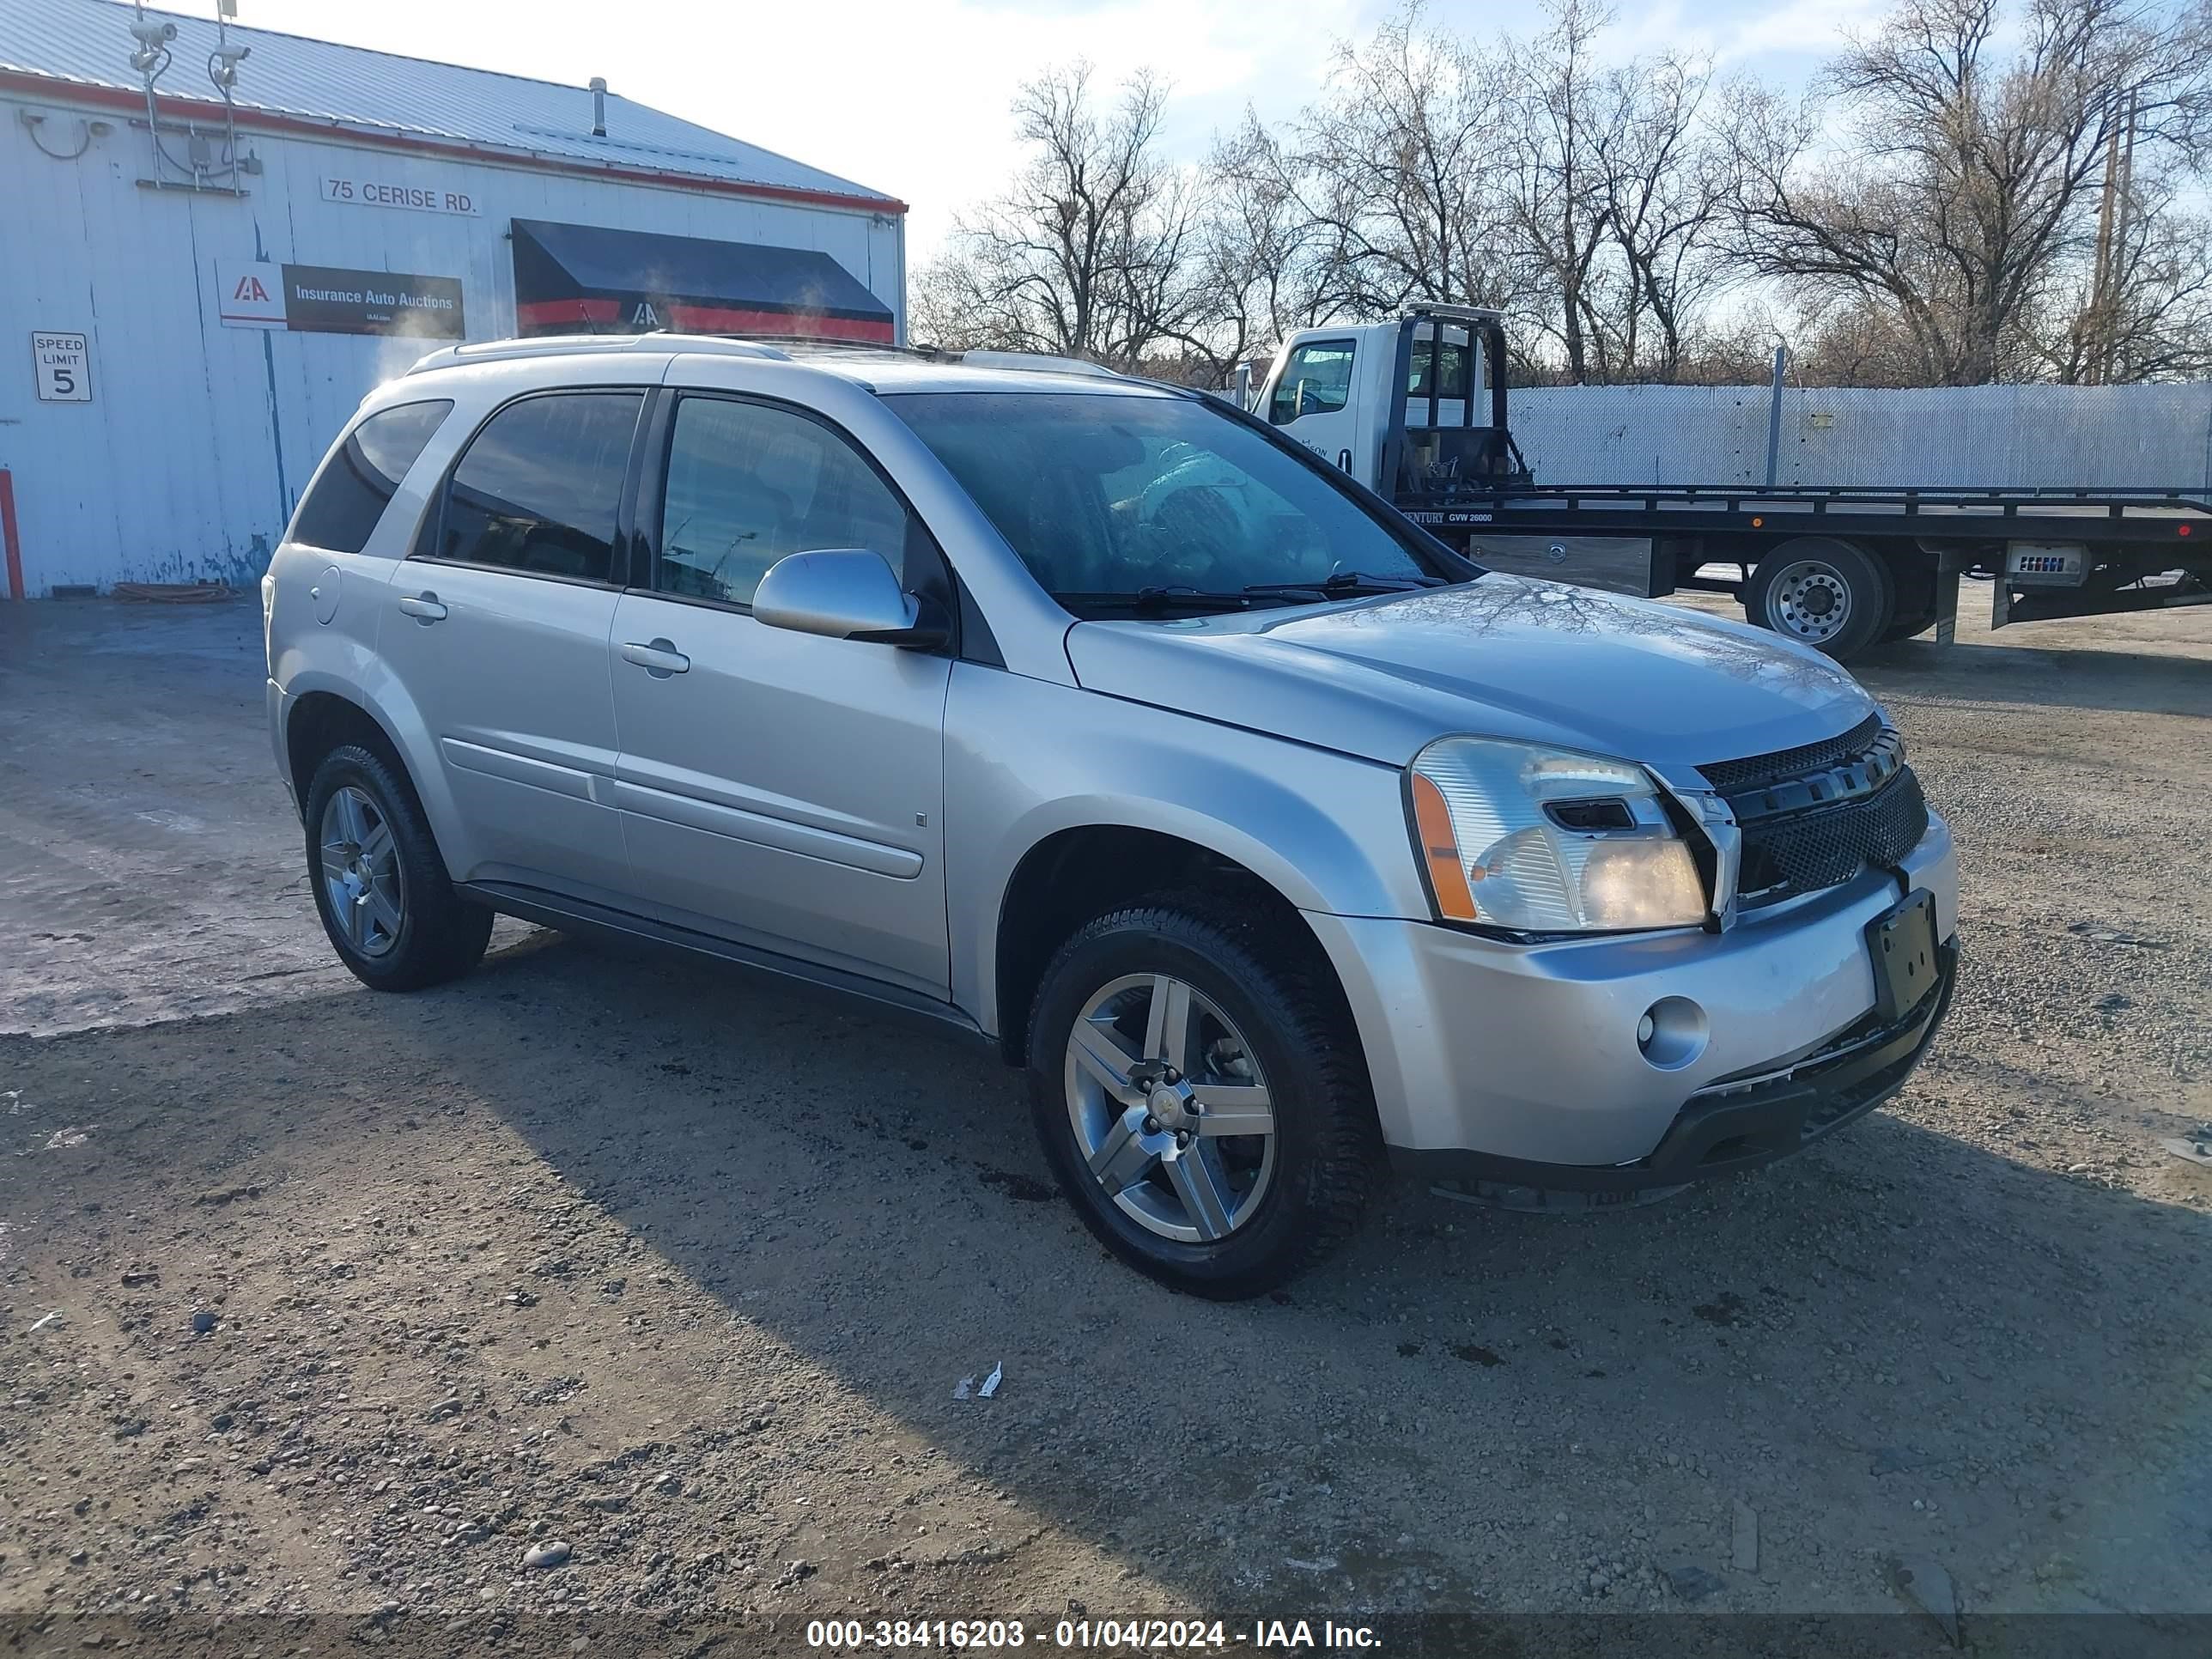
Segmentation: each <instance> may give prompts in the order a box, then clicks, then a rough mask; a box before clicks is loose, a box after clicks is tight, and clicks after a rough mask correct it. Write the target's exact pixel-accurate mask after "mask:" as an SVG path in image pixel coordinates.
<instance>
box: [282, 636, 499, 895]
mask: <svg viewBox="0 0 2212 1659" xmlns="http://www.w3.org/2000/svg"><path fill="white" fill-rule="evenodd" d="M387 689H388V690H390V691H391V692H392V693H393V694H395V695H394V697H393V698H392V699H389V700H388V699H387V698H386V697H381V696H376V695H374V693H372V692H370V691H369V690H365V689H364V688H363V687H362V686H359V685H356V684H353V683H351V682H350V681H349V680H344V679H340V678H335V677H332V676H329V675H326V674H322V673H313V674H310V673H301V674H296V675H295V676H294V677H293V678H292V680H291V683H290V684H289V686H287V687H286V690H285V698H284V716H283V746H284V765H285V769H286V771H287V774H288V775H289V778H290V780H291V782H292V786H293V788H292V794H293V799H294V801H295V804H296V805H298V807H299V809H300V811H301V815H302V817H304V816H305V814H306V812H307V790H308V787H309V786H310V785H311V784H312V783H313V781H314V772H315V766H316V764H317V763H318V762H319V761H320V760H321V758H322V757H324V756H325V755H327V754H328V753H330V751H331V750H332V749H334V748H336V747H337V746H338V745H339V744H344V743H358V744H361V745H362V747H363V748H365V749H367V750H369V751H370V752H372V753H373V754H375V755H377V756H378V757H380V758H381V759H382V760H383V761H384V762H385V763H386V764H387V765H388V766H390V767H391V768H392V770H393V772H394V773H396V774H397V775H398V778H399V780H400V781H401V782H402V783H404V785H405V786H406V787H407V788H408V789H410V791H412V792H413V793H414V796H415V804H416V805H417V806H419V807H420V808H422V816H423V817H424V818H425V820H427V821H428V823H429V826H430V834H431V836H432V838H433V839H434V840H435V842H437V844H438V847H439V849H440V852H441V855H442V856H444V857H445V859H446V860H447V863H448V865H449V866H451V865H453V864H454V863H455V862H456V858H455V854H456V853H457V852H459V851H464V850H465V849H464V848H460V847H459V845H458V843H459V842H464V841H465V839H466V837H465V834H463V833H462V831H463V829H464V828H465V826H463V825H462V824H461V823H460V822H459V817H458V816H457V814H456V813H455V812H454V811H453V801H452V799H451V797H450V796H448V795H447V793H446V791H445V783H444V780H443V778H442V777H441V776H440V775H439V772H438V769H437V767H436V766H435V751H432V750H430V749H429V744H430V742H431V739H430V738H429V736H428V732H427V731H426V730H425V729H424V727H423V726H422V721H421V719H420V717H419V715H417V714H416V709H415V706H414V703H413V702H412V701H411V700H410V699H409V698H408V697H407V696H405V691H404V687H401V686H399V685H398V684H396V683H395V684H390V685H389V686H388V688H387ZM410 726H411V729H412V730H413V731H414V732H416V733H418V734H420V740H419V741H417V742H415V743H410V742H409V741H408V733H409V732H410Z"/></svg>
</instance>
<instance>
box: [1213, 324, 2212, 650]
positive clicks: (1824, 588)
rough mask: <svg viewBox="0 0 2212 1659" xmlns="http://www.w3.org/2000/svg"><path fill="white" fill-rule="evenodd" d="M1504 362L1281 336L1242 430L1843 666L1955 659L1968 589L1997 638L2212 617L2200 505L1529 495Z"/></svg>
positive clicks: (2126, 495) (1610, 581) (1776, 492)
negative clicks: (2034, 626)
mask: <svg viewBox="0 0 2212 1659" xmlns="http://www.w3.org/2000/svg"><path fill="white" fill-rule="evenodd" d="M1506 361H1507V359H1506V348H1505V334H1504V319H1503V317H1502V316H1501V314H1500V313H1498V312H1495V311H1490V310H1485V309H1480V308H1477V307H1465V306H1443V305H1424V306H1416V307H1412V308H1410V309H1408V310H1407V312H1406V313H1404V314H1403V315H1402V316H1401V317H1399V318H1397V319H1394V320H1392V321H1389V322H1385V323H1370V324H1361V325H1353V326H1349V327H1342V328H1313V329H1303V330H1300V331H1297V332H1296V333H1294V334H1292V335H1291V337H1290V338H1289V339H1288V340H1286V341H1285V343H1284V344H1283V347H1282V349H1281V350H1280V351H1279V353H1278V354H1277V356H1276V358H1275V361H1274V363H1273V367H1272V368H1270V370H1269V372H1268V374H1267V380H1265V381H1264V382H1263V383H1262V386H1261V390H1260V392H1259V393H1258V394H1257V396H1256V398H1255V401H1254V412H1255V413H1256V414H1259V415H1260V416H1262V417H1264V418H1266V419H1267V420H1268V421H1270V422H1273V424H1275V425H1276V426H1278V427H1279V428H1282V430H1283V432H1284V434H1285V435H1286V436H1289V437H1292V438H1296V439H1297V441H1300V442H1301V443H1304V444H1305V445H1306V446H1307V447H1309V448H1311V449H1313V450H1314V451H1316V453H1319V454H1321V455H1322V456H1324V457H1325V458H1326V459H1328V460H1329V461H1331V462H1332V463H1334V465H1338V466H1340V467H1341V468H1342V469H1344V470H1345V471H1347V472H1349V473H1351V474H1352V476H1353V477H1357V478H1358V480H1359V481H1360V482H1361V483H1364V484H1366V485H1368V486H1369V487H1370V488H1371V489H1375V490H1376V491H1378V492H1379V493H1380V494H1382V495H1383V496H1385V497H1386V498H1388V499H1389V501H1392V502H1394V503H1395V505H1396V506H1397V507H1399V508H1400V509H1401V511H1403V512H1404V513H1407V515H1408V516H1409V517H1410V518H1412V519H1413V520H1414V522H1416V523H1418V524H1419V525H1421V526H1423V527H1425V529H1427V530H1428V531H1429V532H1431V534H1433V535H1435V536H1437V537H1439V538H1442V539H1443V540H1444V541H1445V542H1446V543H1448V544H1450V545H1451V546H1453V547H1455V548H1456V549H1458V550H1461V551H1462V552H1465V553H1466V554H1468V556H1470V557H1472V558H1474V559H1475V560H1477V561H1478V562H1481V563H1483V564H1486V565H1489V566H1491V567H1492V568H1498V569H1504V570H1513V571H1518V572H1521V573H1522V574H1528V575H1535V576H1544V577H1548V578H1551V579H1553V580H1559V581H1565V582H1574V583H1578V584H1581V585H1583V586H1592V587H1602V588H1607V589H1610V590H1612V591H1614V592H1629V593H1636V594H1641V595H1644V596H1646V597H1657V596H1660V595H1663V594H1667V593H1671V592H1675V591H1676V590H1678V589H1703V590H1706V591H1711V592H1723V593H1729V594H1732V595H1734V596H1735V598H1736V599H1737V600H1738V601H1739V602H1740V603H1741V605H1742V606H1743V609H1744V614H1745V616H1746V617H1748V618H1749V619H1750V620H1751V621H1752V622H1753V623H1758V624H1759V625H1761V626H1763V627H1765V628H1770V629H1774V630H1775V631H1777V632H1778V633H1782V634H1786V635H1790V636H1791V637H1793V638H1796V639H1799V640H1802V641H1804V642H1805V643H1807V644H1808V645H1813V646H1816V647H1819V648H1820V649H1821V650H1823V651H1826V652H1827V653H1830V654H1831V655H1832V656H1836V657H1840V658H1849V657H1851V656H1855V655H1857V653H1860V652H1862V651H1864V650H1866V649H1867V648H1868V647H1871V646H1875V645H1877V644H1880V643H1881V642H1882V641H1887V640H1899V639H1907V638H1911V636H1913V635H1917V634H1921V633H1924V632H1926V631H1927V630H1928V629H1930V628H1933V629H1935V630H1936V638H1937V640H1938V641H1941V642H1942V643H1944V644H1948V643H1949V642H1950V641H1951V639H1952V637H1953V635H1954V631H1955V628H1956V623H1957V617H1958V603H1959V584H1960V580H1961V579H1962V578H1969V577H1971V578H1977V579H1984V580H1989V581H1990V583H1991V585H1992V587H1993V589H1994V597H1993V599H1992V601H1991V605H1992V610H1991V616H1990V622H1991V624H1992V626H1995V627H1998V628H2002V627H2003V626H2005V625H2006V624H2007V623H2015V622H2040V621H2045V620H2048V619H2050V618H2053V617H2093V616H2110V615H2113V614H2116V613H2120V612H2127V611H2155V610H2164V609H2167V608H2170V607H2173V606H2179V605H2203V604H2207V603H2212V492H2207V491H2203V490H2196V489H2161V488H2154V487H2146V488H2142V489H2089V488H2059V489H2051V488H2044V489H1917V488H1907V487H1897V488H1858V487H1850V488H1836V489H1808V488H1805V487H1802V486H1799V485H1774V484H1769V485H1764V486H1762V485H1747V484H1733V483H1732V484H1710V485H1706V484H1620V483H1599V484H1570V483H1539V482H1537V481H1536V480H1535V479H1534V477H1533V476H1532V475H1531V473H1530V471H1529V468H1528V464H1527V462H1526V461H1525V460H1524V459H1522V454H1521V451H1520V447H1519V446H1518V445H1516V443H1515V442H1514V440H1513V434H1512V428H1511V426H1510V422H1509V420H1508V413H1509V410H1508V406H1507V405H1508V394H1507V388H1506V385H1505V380H1504V374H1502V373H1500V372H1498V371H1499V368H1500V367H1501V366H1502V365H1503V364H1504V362H1506ZM1485 390H1486V396H1485V395H1484V393H1485ZM1485 405H1486V409H1485V407H1484V406H1485ZM1485 415H1486V418H1483V416H1485ZM1731 570H1732V571H1733V573H1734V574H1729V572H1730V571H1731Z"/></svg>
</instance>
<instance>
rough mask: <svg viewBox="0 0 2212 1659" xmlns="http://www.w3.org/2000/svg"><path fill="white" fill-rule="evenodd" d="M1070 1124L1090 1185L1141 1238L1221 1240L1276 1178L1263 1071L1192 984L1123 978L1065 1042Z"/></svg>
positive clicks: (1099, 997)
mask: <svg viewBox="0 0 2212 1659" xmlns="http://www.w3.org/2000/svg"><path fill="white" fill-rule="evenodd" d="M1066 1095H1067V1115H1068V1120H1069V1121H1070V1123H1071V1124H1072V1125H1073V1128H1074V1130H1075V1139H1076V1146H1077V1150H1078V1152H1079V1154H1080V1155H1081V1157H1082V1158H1083V1160H1084V1162H1085V1164H1086V1165H1088V1167H1089V1169H1090V1170H1091V1176H1092V1178H1093V1179H1095V1180H1096V1181H1097V1182H1098V1184H1099V1186H1100V1187H1101V1188H1103V1189H1104V1190H1105V1192H1106V1194H1107V1195H1108V1196H1109V1197H1110V1198H1111V1199H1112V1200H1114V1202H1115V1205H1116V1206H1118V1207H1119V1208H1120V1209H1121V1212H1122V1213H1124V1214H1125V1215H1127V1216H1128V1217H1129V1218H1131V1219H1132V1220H1133V1221H1135V1222H1136V1223H1137V1224H1138V1225H1139V1226H1141V1227H1143V1228H1145V1229H1146V1231H1150V1232H1152V1233H1156V1234H1158V1235H1159V1236H1160V1237H1163V1238H1171V1239H1176V1240H1179V1241H1181V1242H1183V1243H1212V1242H1213V1241H1215V1240H1218V1239H1222V1238H1225V1237H1228V1236H1229V1235H1230V1234H1231V1233H1232V1232H1234V1231H1237V1229H1238V1228H1239V1227H1241V1226H1243V1225H1245V1224H1246V1223H1247V1222H1249V1220H1250V1219H1251V1218H1253V1217H1254V1216H1255V1215H1256V1214H1257V1213H1258V1212H1259V1208H1260V1204H1261V1200H1262V1199H1263V1198H1265V1197H1266V1195H1267V1187H1268V1184H1269V1182H1271V1181H1272V1180H1273V1176H1274V1172H1275V1113H1274V1103H1273V1097H1271V1095H1270V1094H1269V1092H1268V1089H1267V1079H1265V1078H1264V1077H1263V1076H1262V1075H1261V1071H1260V1066H1259V1061H1258V1060H1257V1059H1256V1058H1255V1056H1254V1054H1253V1053H1252V1050H1251V1048H1250V1045H1249V1044H1248V1043H1247V1042H1245V1040H1244V1035H1243V1032H1241V1031H1239V1030H1237V1027H1236V1025H1235V1024H1233V1023H1232V1022H1231V1020H1230V1018H1229V1017H1228V1016H1227V1015H1226V1014H1225V1013H1223V1012H1222V1011H1221V1009H1220V1007H1219V1006H1218V1005H1217V1004H1216V1003H1214V1002H1213V1001H1212V1000H1211V999H1209V998H1208V997H1206V995H1205V994H1204V993H1202V992H1200V990H1198V989H1197V987H1194V986H1193V985H1191V984H1190V983H1189V982H1188V981H1184V980H1180V979H1176V978H1174V977H1172V976H1170V975H1165V974H1135V975H1125V976H1123V977H1121V978H1120V979H1116V980H1115V981H1112V982H1111V983H1109V984H1108V985H1106V986H1105V987H1103V988H1102V989H1100V990H1099V991H1098V992H1097V994H1095V995H1093V996H1092V997H1091V1000H1090V1001H1089V1002H1087V1003H1086V1004H1085V1006H1084V1008H1083V1012H1081V1013H1080V1014H1079V1015H1078V1016H1077V1018H1076V1021H1075V1024H1074V1027H1073V1030H1071V1031H1070V1032H1069V1034H1068V1039H1067V1059H1066Z"/></svg>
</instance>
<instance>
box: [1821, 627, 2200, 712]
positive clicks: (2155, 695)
mask: <svg viewBox="0 0 2212 1659" xmlns="http://www.w3.org/2000/svg"><path fill="white" fill-rule="evenodd" d="M1851 671H1852V672H1853V673H1854V674H1856V675H1857V677H1858V678H1860V679H1862V680H1863V681H1864V682H1865V683H1866V684H1868V686H1869V687H1870V688H1871V689H1873V690H1875V691H1876V692H1878V693H1880V694H1881V695H1882V696H1896V697H1899V698H1901V699H1903V700H1905V701H1910V702H1984V703H1987V702H1996V703H2020V704H2026V705H2028V706H2032V707H2034V708H2103V709H2109V710H2111V711H2112V712H2113V713H2116V714H2193V715H2196V716H2197V717H2199V718H2212V658H2204V657H2185V656H2174V655H2168V654H2166V653H2150V652H2145V653H2141V654H2137V653H2131V652H2125V651H2102V650H2081V649H2075V648H2073V647H2056V646H2050V647H2038V646H2030V645H1991V644H1989V643H1987V642H1985V641H1978V642H1976V643H1974V644H1972V645H1966V646H1949V647H1946V646H1941V645H1938V644H1936V641H1935V640H1934V639H1933V638H1932V637H1931V638H1929V639H1918V640H1900V641H1897V642H1895V643H1893V644H1891V645H1885V646H1881V647H1876V648H1875V649H1874V650H1871V651H1869V652H1868V653H1865V654H1864V655H1863V656H1862V657H1860V658H1858V659H1857V660H1855V661H1854V662H1853V663H1852V664H1851Z"/></svg>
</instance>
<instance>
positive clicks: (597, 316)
mask: <svg viewBox="0 0 2212 1659" xmlns="http://www.w3.org/2000/svg"><path fill="white" fill-rule="evenodd" d="M621 319H622V301H619V300H526V301H523V302H522V303H521V304H520V305H519V306H517V307H515V308H514V325H515V327H517V328H518V329H534V328H566V327H568V326H569V325H572V324H575V323H612V322H619V321H620V320H621Z"/></svg>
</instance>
